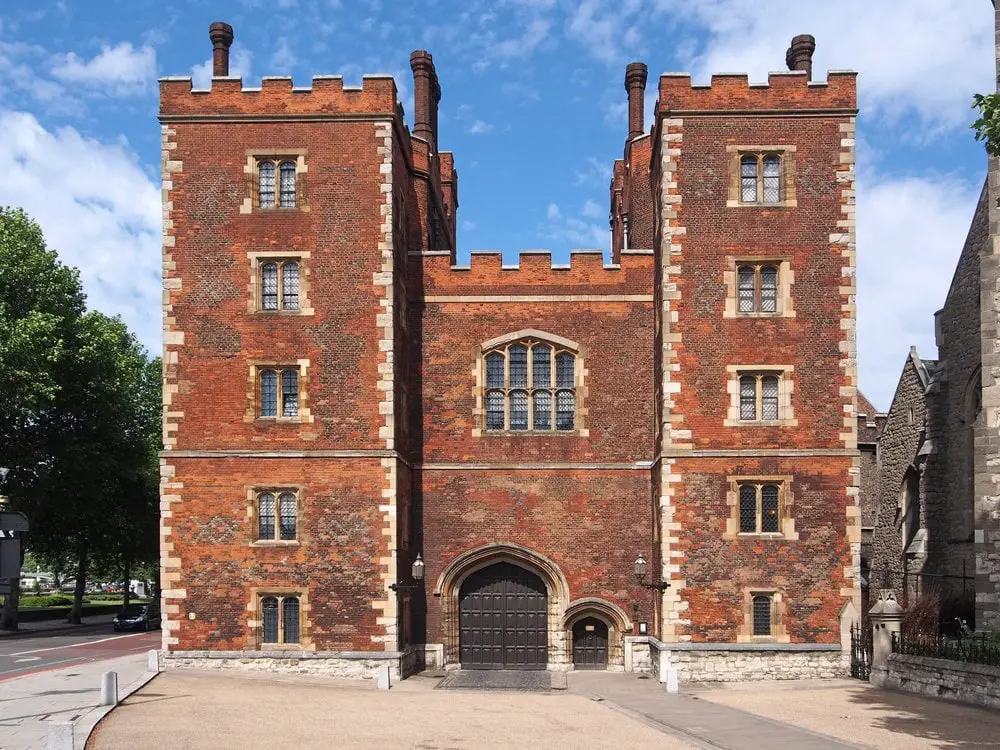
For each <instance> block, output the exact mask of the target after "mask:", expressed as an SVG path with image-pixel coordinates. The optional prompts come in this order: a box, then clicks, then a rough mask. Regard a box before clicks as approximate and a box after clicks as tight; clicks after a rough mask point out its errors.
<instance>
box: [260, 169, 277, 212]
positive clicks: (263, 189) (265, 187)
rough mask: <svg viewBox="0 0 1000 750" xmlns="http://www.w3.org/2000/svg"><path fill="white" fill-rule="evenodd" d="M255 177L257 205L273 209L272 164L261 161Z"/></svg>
mask: <svg viewBox="0 0 1000 750" xmlns="http://www.w3.org/2000/svg"><path fill="white" fill-rule="evenodd" d="M257 177H258V179H259V182H258V191H257V205H259V206H260V207H261V208H274V162H273V161H262V162H261V163H260V164H259V165H258V166H257Z"/></svg>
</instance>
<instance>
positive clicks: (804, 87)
mask: <svg viewBox="0 0 1000 750" xmlns="http://www.w3.org/2000/svg"><path fill="white" fill-rule="evenodd" d="M857 75H858V74H857V73H855V72H854V71H847V70H831V71H830V72H829V73H828V74H827V80H826V81H825V82H823V81H810V80H809V78H808V73H807V72H806V71H804V70H790V71H787V72H785V71H782V72H778V73H770V74H769V75H768V77H767V83H750V79H749V76H747V74H746V73H716V74H714V75H713V76H712V83H711V84H710V85H702V84H698V85H692V83H691V74H690V73H663V74H662V75H661V76H660V96H659V101H658V102H657V111H658V112H659V113H660V114H661V115H662V114H667V115H668V116H675V115H676V116H681V115H684V114H688V113H707V112H734V111H741V110H742V111H760V112H767V111H788V110H795V111H800V112H801V111H810V110H812V111H816V110H832V111H837V112H842V111H844V110H848V111H851V112H853V111H855V110H857V106H858V101H857Z"/></svg>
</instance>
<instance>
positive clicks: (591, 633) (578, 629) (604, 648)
mask: <svg viewBox="0 0 1000 750" xmlns="http://www.w3.org/2000/svg"><path fill="white" fill-rule="evenodd" d="M573 666H574V667H576V668H577V669H605V668H606V667H607V666H608V626H607V625H606V624H604V623H603V622H601V621H600V620H598V619H597V618H596V617H585V618H583V619H582V620H580V621H578V622H577V623H576V624H575V625H574V626H573Z"/></svg>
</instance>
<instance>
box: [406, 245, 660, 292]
mask: <svg viewBox="0 0 1000 750" xmlns="http://www.w3.org/2000/svg"><path fill="white" fill-rule="evenodd" d="M420 263H421V264H422V270H423V286H424V294H425V296H426V297H434V296H437V295H445V294H447V295H455V294H480V295H490V294H492V295H497V294H502V295H572V296H578V295H579V296H586V295H632V296H634V295H649V296H650V299H652V296H651V295H652V292H653V251H652V250H626V251H624V252H623V253H622V257H621V262H619V263H615V264H610V265H609V264H605V263H604V253H603V252H602V251H600V250H575V251H573V252H571V253H570V262H569V263H565V264H553V263H552V254H551V253H550V252H549V251H548V250H523V251H521V253H520V254H519V256H518V262H517V264H516V265H505V264H504V262H503V256H502V254H501V253H500V252H499V251H474V252H473V253H472V255H471V258H470V261H469V265H467V266H456V265H453V264H452V262H451V258H450V257H448V255H446V254H432V255H424V256H422V257H421V258H420Z"/></svg>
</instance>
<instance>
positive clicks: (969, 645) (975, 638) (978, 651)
mask: <svg viewBox="0 0 1000 750" xmlns="http://www.w3.org/2000/svg"><path fill="white" fill-rule="evenodd" d="M892 650H893V653H896V654H909V655H910V656H930V657H933V658H935V659H950V660H952V661H964V662H969V663H970V664H985V665H987V666H991V667H1000V636H998V635H997V634H996V633H971V634H965V635H963V636H961V637H959V638H947V637H945V636H927V635H920V636H914V635H909V636H907V635H904V634H903V633H893V636H892Z"/></svg>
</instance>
